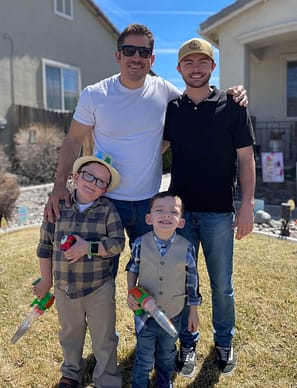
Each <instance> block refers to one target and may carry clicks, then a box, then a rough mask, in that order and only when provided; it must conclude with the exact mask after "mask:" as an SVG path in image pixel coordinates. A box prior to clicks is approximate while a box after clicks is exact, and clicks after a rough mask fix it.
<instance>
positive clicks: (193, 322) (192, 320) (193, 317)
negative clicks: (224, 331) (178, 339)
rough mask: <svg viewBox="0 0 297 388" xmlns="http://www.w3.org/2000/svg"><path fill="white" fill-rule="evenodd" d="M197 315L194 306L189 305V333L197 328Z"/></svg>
mask: <svg viewBox="0 0 297 388" xmlns="http://www.w3.org/2000/svg"><path fill="white" fill-rule="evenodd" d="M198 325H199V317H198V312H197V307H196V306H190V313H189V319H188V330H189V332H191V333H195V332H196V331H197V330H198Z"/></svg>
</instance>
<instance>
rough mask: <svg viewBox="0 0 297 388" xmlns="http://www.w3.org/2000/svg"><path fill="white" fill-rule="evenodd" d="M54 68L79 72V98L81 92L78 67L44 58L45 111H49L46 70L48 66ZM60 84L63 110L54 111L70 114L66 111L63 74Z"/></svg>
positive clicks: (43, 87) (79, 78)
mask: <svg viewBox="0 0 297 388" xmlns="http://www.w3.org/2000/svg"><path fill="white" fill-rule="evenodd" d="M47 65H48V66H52V67H56V68H58V69H60V70H63V69H69V70H74V71H76V72H77V95H78V96H79V94H80V92H81V73H80V68H79V67H76V66H71V65H68V64H67V63H63V62H58V61H53V60H51V59H47V58H42V89H43V106H44V109H48V106H47V95H46V73H45V68H46V66H47ZM60 82H61V88H62V90H61V93H62V109H54V110H55V111H57V112H69V111H68V110H67V111H66V110H65V109H64V85H63V76H62V72H61V77H60Z"/></svg>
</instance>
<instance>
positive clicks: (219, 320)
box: [177, 212, 235, 347]
mask: <svg viewBox="0 0 297 388" xmlns="http://www.w3.org/2000/svg"><path fill="white" fill-rule="evenodd" d="M233 219H234V215H233V213H199V212H185V220H186V225H185V227H184V229H177V231H178V233H179V234H181V235H182V236H184V237H185V238H187V239H188V240H189V241H190V242H191V243H192V244H193V245H194V247H195V249H196V252H197V256H198V250H199V246H200V243H201V246H202V249H203V253H204V256H205V262H206V267H207V271H208V275H209V280H210V287H211V292H212V324H213V331H214V341H215V342H216V343H217V344H218V345H219V346H223V347H228V346H230V345H231V342H232V338H233V336H234V331H235V308H234V291H233V281H232V273H233V238H234V231H233V229H232V224H233ZM187 317H188V313H187V311H184V314H183V319H182V326H181V332H180V336H179V339H180V342H181V343H182V344H183V346H186V347H191V346H192V345H193V344H194V343H195V342H197V341H198V338H199V336H197V334H195V333H194V334H191V333H190V332H189V331H188V330H187V321H188V320H187Z"/></svg>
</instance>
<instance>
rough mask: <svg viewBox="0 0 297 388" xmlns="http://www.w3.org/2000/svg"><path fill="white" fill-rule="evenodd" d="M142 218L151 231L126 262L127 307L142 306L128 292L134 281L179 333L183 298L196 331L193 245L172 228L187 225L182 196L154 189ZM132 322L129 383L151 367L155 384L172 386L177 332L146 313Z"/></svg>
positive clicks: (138, 386)
mask: <svg viewBox="0 0 297 388" xmlns="http://www.w3.org/2000/svg"><path fill="white" fill-rule="evenodd" d="M145 221H146V223H147V224H148V225H152V227H153V231H151V232H149V233H147V234H145V235H143V236H141V237H139V238H137V239H136V240H135V243H134V245H133V248H132V252H131V258H130V260H129V262H128V264H127V266H126V270H127V271H128V273H127V281H128V299H127V302H128V306H129V308H130V309H131V310H133V311H135V310H138V309H139V308H140V306H139V303H138V302H137V300H136V299H135V298H134V297H133V295H130V294H129V291H130V290H131V289H133V288H134V287H135V286H139V287H142V288H144V289H145V290H147V291H148V293H149V294H150V295H152V297H153V298H154V299H155V301H156V303H157V305H158V306H159V307H160V308H161V309H162V310H163V311H164V313H165V314H166V315H167V317H168V318H169V319H170V320H171V322H172V323H173V325H174V326H175V328H176V330H177V332H179V329H180V323H181V316H182V311H183V308H184V304H185V303H187V304H189V305H190V314H189V320H188V330H189V331H191V332H195V331H197V328H198V323H199V319H198V313H197V306H199V305H200V303H201V295H200V293H199V277H198V273H197V267H196V259H195V248H194V247H193V245H192V244H191V243H190V242H189V241H188V240H186V239H184V238H183V237H181V236H179V235H178V234H177V233H176V229H177V228H183V227H184V225H185V220H184V218H183V204H182V201H181V199H180V198H179V197H178V196H175V195H172V194H171V193H169V192H167V191H164V192H161V193H158V194H156V195H155V196H154V197H153V198H152V199H151V202H150V212H149V213H148V214H146V217H145ZM135 327H136V337H137V344H136V352H135V359H134V366H133V381H132V388H144V387H148V386H149V383H150V377H149V374H150V372H151V371H152V369H153V368H154V367H155V372H156V385H157V387H158V388H168V387H172V376H173V373H174V369H175V356H176V346H175V343H176V340H177V338H178V334H177V335H176V336H175V337H172V336H171V335H169V334H168V333H167V332H166V331H165V330H164V329H162V328H161V327H160V326H159V325H158V323H157V322H156V321H155V320H154V319H153V318H152V317H150V316H149V314H147V313H144V314H143V315H141V316H135Z"/></svg>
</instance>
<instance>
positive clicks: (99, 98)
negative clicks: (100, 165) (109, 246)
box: [45, 24, 247, 276]
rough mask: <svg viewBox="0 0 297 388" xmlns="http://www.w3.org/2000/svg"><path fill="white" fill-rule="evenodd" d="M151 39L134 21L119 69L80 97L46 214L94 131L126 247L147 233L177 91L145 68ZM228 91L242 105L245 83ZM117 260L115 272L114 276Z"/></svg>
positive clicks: (51, 214)
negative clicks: (109, 169) (114, 182)
mask: <svg viewBox="0 0 297 388" xmlns="http://www.w3.org/2000/svg"><path fill="white" fill-rule="evenodd" d="M153 47H154V38H153V34H152V32H151V31H150V30H149V29H148V28H147V27H146V26H143V25H139V24H132V25H130V26H128V27H127V28H126V29H125V30H124V31H123V32H122V33H121V34H120V36H119V38H118V42H117V51H116V53H115V59H116V61H117V63H118V64H119V65H120V73H119V74H116V75H113V76H111V77H110V78H107V79H104V80H102V81H99V82H98V83H96V84H94V85H90V86H87V87H86V88H85V89H84V90H83V92H82V94H81V96H80V99H79V101H78V104H77V107H76V110H75V113H74V116H73V120H72V122H71V125H70V128H69V131H68V133H67V135H66V137H65V139H64V141H63V144H62V148H61V152H60V157H59V161H58V168H57V175H56V180H55V184H54V189H53V191H52V193H51V195H50V197H49V200H48V203H47V205H46V208H45V218H47V219H48V220H49V221H54V218H59V208H58V203H59V200H61V199H64V200H65V203H66V206H67V205H68V204H69V192H68V190H67V188H66V181H67V178H68V175H69V173H70V172H71V167H72V164H73V162H74V160H75V159H76V158H77V156H78V155H79V153H80V150H81V146H82V144H83V141H84V139H85V138H86V137H87V136H88V135H89V134H90V132H93V139H94V153H95V155H97V156H99V157H100V158H105V157H106V156H107V157H108V158H109V157H110V158H111V159H112V163H113V165H114V167H115V168H116V169H117V170H118V171H119V173H120V175H121V183H120V185H119V186H118V188H116V189H115V190H114V191H113V192H112V193H108V194H107V195H106V196H107V197H108V198H110V199H111V200H112V201H113V202H114V204H115V206H116V207H117V209H118V211H119V214H120V216H121V219H122V223H123V226H124V228H125V229H126V232H127V235H128V237H129V241H130V245H131V243H133V242H134V240H135V239H136V238H137V237H138V236H141V235H143V234H144V233H146V232H147V231H149V229H148V228H149V226H148V225H146V223H145V214H146V213H147V212H148V204H149V199H150V198H151V197H152V196H153V195H154V194H155V193H157V192H158V190H159V187H160V182H161V177H162V156H161V154H162V139H163V125H164V120H165V112H166V108H167V104H168V102H169V101H171V100H173V99H175V98H176V97H177V96H179V95H180V94H181V92H180V91H179V90H178V89H177V88H176V87H175V86H173V85H172V84H171V83H169V82H167V81H165V80H164V79H162V78H161V77H156V76H151V75H149V72H150V70H151V67H152V65H153V63H154V60H155V56H154V54H153ZM232 94H234V98H236V100H237V101H239V100H241V102H240V104H244V105H245V104H246V101H247V98H246V93H245V90H243V87H238V88H237V87H235V88H233V89H232ZM117 268H118V260H116V259H115V266H114V271H113V274H114V276H116V273H117Z"/></svg>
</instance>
